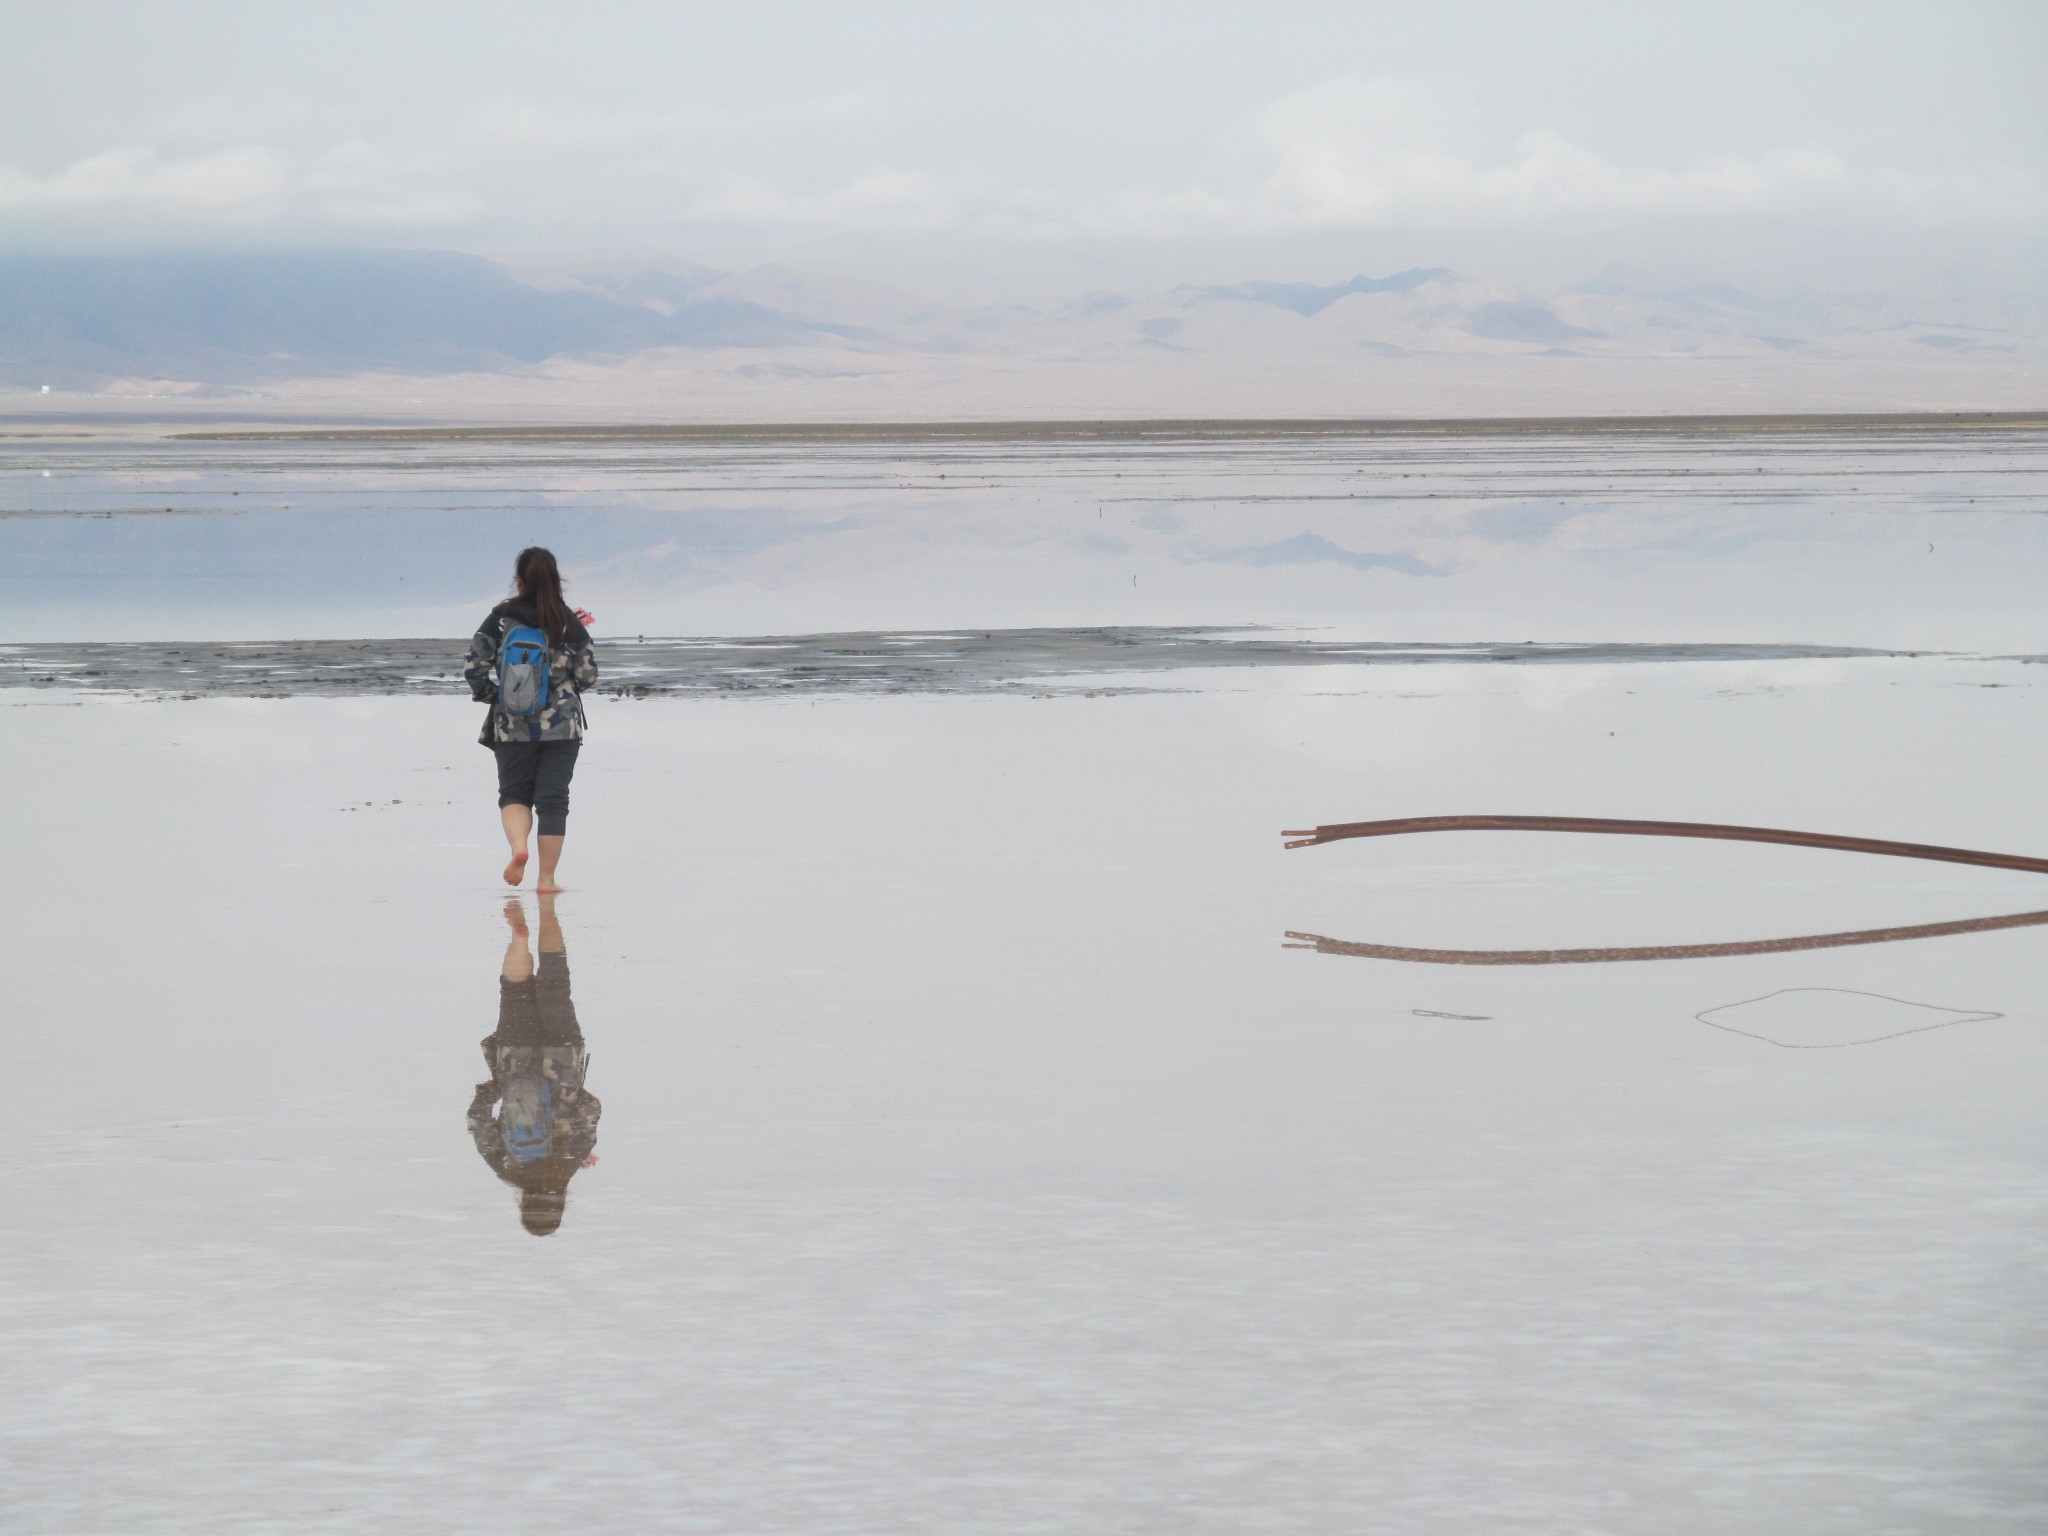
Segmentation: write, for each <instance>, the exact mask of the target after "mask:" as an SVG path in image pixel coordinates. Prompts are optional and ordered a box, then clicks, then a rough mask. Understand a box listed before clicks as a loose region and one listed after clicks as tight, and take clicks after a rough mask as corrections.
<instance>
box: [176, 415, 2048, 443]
mask: <svg viewBox="0 0 2048 1536" xmlns="http://www.w3.org/2000/svg"><path fill="white" fill-rule="evenodd" d="M1959 430H1961V431H2006V432H2012V431H2043V430H2048V410H2039V411H1897V412H1839V413H1827V412H1810V413H1799V414H1764V415H1710V416H1492V417H1487V416H1470V417H1439V418H1434V419H1426V418H1418V419H1413V420H1404V419H1400V418H1378V419H1359V420H1330V419H1320V418H1300V419H1259V418H1242V419H1213V420H1207V419H1200V418H1189V419H1160V420H1149V421H1114V420H1111V421H924V422H914V421H905V422H894V421H873V422H858V421H848V422H754V423H746V422H676V423H667V424H663V423H648V422H641V423H635V422H622V423H618V424H614V425H570V424H563V425H556V426H512V425H501V426H436V427H412V426H404V427H401V426H377V427H322V426H315V425H308V426H298V427H262V428H255V427H251V428H238V429H235V430H221V431H208V432H177V433H172V434H170V436H171V439H172V440H173V441H177V442H206V443H249V442H356V443H374V442H420V443H439V442H705V443H746V442H762V443H923V442H983V443H1007V442H1015V443H1034V442H1073V443H1145V442H1169V443H1170V442H1226V441H1234V440H1244V439H1258V438H1282V439H1284V438H1299V439H1327V438H1370V437H1603V436H1613V437H1681V436H1707V435H1712V436H1754V435H1759V434H1772V435H1784V436H1790V435H1809V436H1838V435H1845V434H1863V433H1887V432H1916V431H1917V432H1924V431H1959Z"/></svg>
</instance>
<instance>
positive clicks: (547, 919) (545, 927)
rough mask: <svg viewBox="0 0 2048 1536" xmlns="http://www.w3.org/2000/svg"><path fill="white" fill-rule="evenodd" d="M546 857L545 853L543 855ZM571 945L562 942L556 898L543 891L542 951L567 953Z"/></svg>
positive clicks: (541, 911) (548, 953)
mask: <svg viewBox="0 0 2048 1536" xmlns="http://www.w3.org/2000/svg"><path fill="white" fill-rule="evenodd" d="M542 857H543V858H545V857H546V855H545V854H543V855H542ZM568 950H569V946H568V945H566V944H564V943H563V942H562V924H561V920H560V919H559V918H557V917H556V916H555V898H554V897H552V896H550V895H548V894H547V893H546V892H545V891H543V892H542V894H541V898H540V952H541V953H542V954H544V955H562V954H567V953H568Z"/></svg>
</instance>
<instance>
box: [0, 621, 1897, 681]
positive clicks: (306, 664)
mask: <svg viewBox="0 0 2048 1536" xmlns="http://www.w3.org/2000/svg"><path fill="white" fill-rule="evenodd" d="M463 644H464V642H463V641H461V640H450V639H439V638H436V639H426V640H275V641H235V642H183V641H148V642H132V643H131V642H120V643H115V642H93V643H78V644H66V643H49V644H27V645H0V687H14V688H20V687H42V688H51V687H59V688H82V689H90V690H95V691H105V692H125V693H148V694H174V695H185V696H192V697H218V696H227V697H238V698H266V697H275V698H284V697H295V696H300V695H324V696H330V697H336V696H339V697H348V696H362V695H374V694H413V693H455V694H463V695H465V696H466V694H467V692H468V690H467V688H466V687H465V686H464V684H463V682H462V677H461V668H462V656H463ZM1928 654H1931V653H1927V652H1919V651H1886V650H1869V649H1861V648H1857V647H1851V646H1831V645H1734V644H1730V645H1654V644H1626V643H1591V644H1573V643H1537V642H1529V643H1522V644H1502V643H1493V642H1485V641H1474V642H1460V643H1449V644H1439V643H1431V642H1426V641H1423V642H1407V641H1359V640H1313V639H1303V638H1296V637H1294V636H1291V635H1288V634H1286V633H1284V632H1283V633H1275V632H1273V631H1270V630H1265V631H1262V630H1248V629H1244V628H1241V627H1238V628H1234V627H1226V626H1220V625H1209V626H1191V627H1186V628H1167V627H1154V626H1128V627H1111V628H1087V629H976V630H915V631H864V632H848V633H840V634H818V635H753V636H734V637H711V638H703V639H691V638H646V637H638V638H632V639H617V640H614V639H606V638H603V637H600V639H599V641H598V660H599V665H600V666H601V667H602V668H603V671H604V681H603V683H602V684H601V685H600V686H599V688H598V690H597V691H598V692H599V693H609V694H624V695H631V696H634V697H649V696H671V695H673V696H683V697H689V696H705V695H719V694H728V695H729V694H770V695H786V694H847V693H852V694H892V693H952V694H957V693H1005V692H1013V691H1040V692H1046V691H1075V690H1079V691H1092V692H1099V691H1102V690H1100V689H1091V688H1089V687H1088V685H1087V684H1086V683H1085V682H1084V681H1079V680H1082V679H1086V678H1089V677H1101V676H1105V675H1112V674H1132V673H1138V674H1164V673H1171V672H1183V671H1192V670H1197V669H1201V668H1216V667H1224V668H1237V667H1317V666H1375V665H1394V666H1418V665H1433V664H1434V665H1440V664H1447V663H1459V664H1465V665H1475V664H1476V665H1492V666H1571V665H1593V664H1597V665H1610V666H1611V665H1617V664H1630V663H1652V662H1683V661H1736V662H1758V661H1808V660H1842V659H1857V658H1872V657H1890V658H1898V657H1916V656H1924V655H1928ZM1118 691H1124V692H1130V691H1147V690H1144V689H1143V687H1142V685H1136V686H1134V685H1132V684H1129V683H1124V684H1120V685H1119V689H1118Z"/></svg>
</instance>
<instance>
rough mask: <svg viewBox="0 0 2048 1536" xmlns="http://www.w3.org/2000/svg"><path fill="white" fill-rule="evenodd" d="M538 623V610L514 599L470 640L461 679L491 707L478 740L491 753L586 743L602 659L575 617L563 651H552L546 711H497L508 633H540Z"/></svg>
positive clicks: (495, 611) (564, 637)
mask: <svg viewBox="0 0 2048 1536" xmlns="http://www.w3.org/2000/svg"><path fill="white" fill-rule="evenodd" d="M539 623H540V620H539V618H538V616H537V615H536V614H535V613H534V611H533V604H532V603H530V602H528V601H526V600H525V599H522V598H514V599H512V600H511V601H510V602H504V603H500V604H498V606H497V607H495V608H493V609H492V610H491V611H490V613H489V614H488V615H487V616H486V617H485V619H484V621H483V623H481V624H479V625H478V626H477V628H476V633H475V634H474V635H472V636H470V639H469V659H468V660H467V661H465V662H464V663H463V666H462V677H463V681H465V682H466V683H468V684H469V692H470V697H472V698H474V699H475V700H476V701H477V702H478V703H479V704H489V705H490V706H491V710H490V713H489V714H488V715H487V716H486V717H485V719H484V728H483V734H482V735H480V736H478V737H477V740H478V741H480V742H482V743H483V744H484V745H485V746H487V747H489V746H495V745H496V744H497V743H499V742H501V741H581V740H582V739H583V730H584V724H583V690H584V689H586V688H589V687H591V686H593V685H594V684H595V683H596V682H597V655H596V653H595V652H594V651H593V650H592V649H591V645H590V631H589V630H587V629H585V628H584V627H583V626H582V625H581V624H579V623H578V622H577V621H576V619H575V618H574V617H573V616H571V618H570V620H569V627H568V628H567V629H566V630H565V631H563V634H562V645H561V646H560V647H559V648H553V647H551V648H550V649H549V651H548V703H547V708H545V709H543V710H542V711H541V712H540V713H539V714H537V715H508V714H506V713H505V711H503V710H502V709H500V708H498V702H497V701H498V647H499V646H500V645H501V644H502V643H503V641H504V638H505V632H506V631H507V630H510V629H515V628H517V627H518V626H519V625H522V624H526V625H532V626H534V627H536V628H537V627H538V626H539Z"/></svg>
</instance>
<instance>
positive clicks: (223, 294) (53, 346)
mask: <svg viewBox="0 0 2048 1536" xmlns="http://www.w3.org/2000/svg"><path fill="white" fill-rule="evenodd" d="M2044 330H2048V327H2044V326H2043V324H2042V323H2041V307H2040V306H2039V305H2038V304H2034V303H2031V302H2021V301H2020V300H2017V299H2013V300H2009V301H2002V302H2000V303H1997V304H1994V305H1992V306H1991V307H1990V308H1989V309H1988V310H1987V309H1985V308H1984V307H1982V306H1979V307H1977V308H1974V309H1973V308H1972V307H1970V306H1969V305H1966V304H1955V303H1952V304H1946V305H1944V306H1943V307H1942V308H1941V309H1940V310H1938V311H1935V312H1927V311H1924V310H1916V309H1914V308H1910V307H1908V306H1905V305H1903V304H1901V303H1900V302H1898V301H1896V300H1894V299H1892V298H1889V297H1887V296H1885V295H1882V294H1876V295H1872V294H1862V295H1849V296H1841V295H1825V294H1814V293H1802V294H1792V295H1772V294H1755V293H1751V292H1747V291H1745V290H1742V289H1738V288H1734V287H1730V286H1726V285H1702V286H1694V287H1687V288H1682V289H1674V288H1664V287H1658V286H1656V285H1654V284H1649V283H1642V282H1630V281H1625V280H1621V279H1616V278H1612V277H1609V278H1603V279H1599V280H1593V281H1587V282H1584V283H1580V284H1576V285H1572V286H1569V287H1566V288H1562V289H1559V290H1556V291H1554V292H1548V293H1532V292H1529V291H1526V290H1522V289H1517V288H1516V287H1514V286H1513V285H1509V284H1503V283H1499V282H1494V281H1490V280H1488V279H1485V278H1483V277H1479V276H1474V275H1471V274H1465V273H1459V272H1454V271H1452V270H1450V269H1447V268H1443V267H1416V268H1410V269H1408V270H1406V271H1401V272H1395V273H1392V274H1390V275H1388V276H1383V277H1374V276H1368V275H1364V274H1360V275H1357V276H1354V277H1352V278H1350V279H1349V280H1347V281H1344V282H1339V283H1326V284H1318V283H1310V282H1296V281H1280V280H1260V281H1246V282H1240V283H1234V284H1212V285H1206V286H1193V285H1183V286H1180V287H1175V288H1171V289H1167V290H1164V291H1156V292H1150V293H1146V292H1098V293H1093V294H1086V295H1081V296H1078V297H1076V298H1074V299H1072V300H1071V301H1068V302H1065V303H1055V304H1049V305H1036V306H1030V305H1017V304H1009V305H988V306H981V307H973V306H961V305H946V304H942V303H936V302H932V301H929V300H927V299H926V298H924V297H922V296H920V295H918V294H915V293H910V292H906V291H903V290H900V289H893V288H890V287H888V286H886V285H883V284H876V283H865V282H855V281H852V280H848V279H844V278H841V277H838V276H836V275H833V274H831V273H827V272H819V271H807V270H804V269H799V268H789V267H763V268H757V269H754V270H751V271H746V272H722V271H717V270H714V269H710V268H703V267H696V266H691V265H689V264H686V263H679V262H678V263H665V264H654V263H634V262H624V263H613V264H611V265H610V266H608V267H607V266H604V265H602V264H598V263H592V264H590V265H589V266H588V267H585V268H566V269H562V270H546V271H534V270H525V269H515V268H511V267H507V266H503V265H500V264H497V263H494V262H490V261H487V260H483V259H481V258H479V257H475V256H467V255H459V254H455V253H452V252H445V251H331V250H329V251H297V252H293V251H273V252H241V253H221V252H168V253H149V254H133V255H110V256H89V257H59V256H28V255H16V256H0V392H6V393H22V392H36V391H40V390H41V389H42V387H43V386H49V387H50V388H52V389H53V390H55V391H57V392H59V393H63V394H72V395H76V394H92V393H101V392H109V393H112V394H116V395H119V394H124V393H127V394H132V393H136V392H138V391H143V392H157V391H165V392H169V393H173V394H183V395H188V396H195V395H196V396H200V397H205V396H212V395H229V396H234V395H243V396H247V395H250V394H252V393H259V392H262V391H267V390H279V389H282V390H286V391H288V392H289V391H294V390H296V391H297V392H299V393H300V394H304V393H306V392H307V391H308V390H312V389H314V388H315V385H317V384H318V383H319V381H328V385H322V386H320V387H330V386H331V385H332V384H333V382H334V381H340V380H348V379H356V378H361V379H373V378H374V379H386V380H388V379H392V378H401V379H414V380H419V381H423V387H434V386H432V381H435V380H455V379H466V380H470V381H472V382H471V383H470V384H465V385H463V386H461V387H462V388H470V389H473V388H474V387H475V385H474V381H476V380H478V379H480V378H481V379H495V380H501V381H506V387H508V388H510V387H514V386H516V387H517V389H519V390H520V391H523V394H522V395H521V398H522V399H525V400H527V401H529V402H530V403H532V404H534V406H535V407H536V408H539V407H540V406H542V405H544V404H545V402H546V400H547V399H548V398H549V391H550V390H554V391H557V392H559V390H560V389H561V388H563V387H565V381H572V380H573V381H575V383H576V384H577V385H578V387H590V388H595V387H598V386H602V387H603V388H606V389H611V390H613V391H614V392H615V393H616V392H618V391H624V394H623V395H621V396H620V398H625V397H626V396H629V395H634V392H635V391H637V392H638V395H637V396H635V397H636V398H638V397H641V396H644V397H645V398H646V399H648V400H670V399H672V400H678V401H691V402H698V401H704V400H710V401H713V402H716V403H718V404H719V407H720V408H721V409H722V408H724V406H725V405H726V404H731V406H732V408H733V409H742V408H743V409H745V410H747V411H749V412H750V413H753V414H759V413H760V412H761V411H767V412H769V413H771V414H772V413H774V412H776V411H777V410H779V409H781V408H782V407H783V406H784V405H787V406H788V408H789V409H790V410H791V411H792V412H811V411H823V412H827V413H836V414H848V413H851V414H854V415H862V414H881V415H890V414H895V413H897V410H898V406H899V405H900V407H901V409H902V410H916V411H924V410H930V409H931V408H932V407H931V406H930V405H928V404H927V405H918V404H915V403H914V400H913V397H916V398H918V399H925V400H929V401H937V402H939V403H940V404H941V405H945V406H947V407H948V409H947V411H946V412H945V413H946V414H960V413H968V414H972V413H974V412H977V411H982V410H999V411H1009V410H1018V411H1021V412H1023V413H1026V414H1036V413H1038V412H1040V411H1042V410H1055V411H1058V410H1074V409H1081V410H1086V411H1089V412H1103V413H1108V414H1148V413H1158V412H1161V411H1172V410H1189V409H1208V408H1209V406H1207V405H1206V404H1204V403H1203V402H1207V401H1211V400H1213V401H1215V402H1217V405H1216V408H1217V409H1225V408H1228V409H1232V410H1240V411H1245V410H1248V411H1251V412H1252V413H1255V414H1256V413H1260V412H1261V407H1262V403H1265V413H1269V414H1271V413H1280V412H1284V411H1288V410H1294V411H1307V412H1311V413H1328V414H1344V413H1349V412H1356V411H1360V410H1386V409H1388V408H1389V406H1388V404H1387V403H1386V402H1392V403H1393V405H1394V406H1396V407H1401V406H1403V405H1404V404H1405V403H1406V402H1407V401H1408V400H1409V399H1410V394H1411V391H1414V390H1426V391H1427V392H1429V396H1430V400H1431V401H1433V402H1434V403H1433V404H1428V405H1427V407H1426V408H1428V409H1434V410H1438V411H1442V410H1445V409H1450V410H1453V411H1457V410H1461V409H1463V408H1464V402H1465V400H1466V399H1467V398H1468V397H1470V398H1471V400H1472V405H1471V409H1473V410H1475V411H1485V410H1499V409H1504V408H1506V409H1525V410H1526V409H1541V408H1542V407H1543V405H1544V403H1545V402H1546V400H1548V399H1549V398H1550V397H1551V396H1552V395H1557V398H1558V400H1559V404H1560V406H1561V407H1570V408H1587V407H1589V406H1593V405H1595V404H1596V403H1597V402H1596V401H1595V400H1594V396H1595V395H1598V394H1599V392H1600V391H1601V390H1607V391H1608V392H1609V393H1612V394H1613V395H1614V397H1615V399H1616V401H1617V403H1620V404H1623V405H1624V406H1626V403H1628V402H1635V403H1638V404H1640V405H1641V406H1642V407H1643V408H1647V409H1687V408H1713V407H1714V406H1715V404H1716V402H1718V401H1721V400H1723V399H1725V400H1727V401H1728V402H1729V403H1731V404H1742V405H1765V404H1771V405H1773V406H1774V408H1776V396H1775V395H1773V394H1772V393H1771V392H1772V391H1775V392H1776V393H1777V394H1779V395H1783V396H1784V400H1783V404H1785V405H1790V406H1794V407H1797V406H1800V405H1812V406H1814V407H1816V408H1826V407H1827V406H1828V405H1830V404H1831V403H1832V402H1833V401H1834V400H1835V398H1836V397H1837V396H1839V398H1840V399H1841V401H1842V402H1843V403H1854V404H1857V405H1861V406H1883V405H1887V404H1891V403H1897V404H1898V405H1900V406H1903V407H1929V406H1933V407H1939V406H1942V405H1945V404H1954V405H1957V406H1959V407H1960V406H1964V405H1971V406H1976V405H1982V406H1986V407H1989V406H1997V405H2023V406H2033V405H2039V404H2043V403H2048V388H2044V387H2041V386H2042V384H2043V381H2044V380H2048V368H2044V366H2043V364H2044V362H2048V347H2044V343H2043V332H2044ZM1518 359H1547V360H1553V361H1551V362H1547V363H1546V364H1545V365H1544V367H1545V368H1547V369H1549V370H1550V371H1549V372H1545V371H1542V370H1540V369H1539V370H1537V371H1536V372H1531V371H1530V365H1529V364H1526V363H1522V362H1517V361H1516V360H1518ZM1555 360H1564V361H1565V362H1572V361H1574V360H1576V361H1577V362H1580V363H1586V364H1588V365H1589V366H1591V365H1595V364H1597V367H1598V369H1600V370H1604V372H1597V371H1596V372H1597V378H1598V379H1600V380H1605V381H1606V382H1601V383H1588V380H1589V379H1592V378H1595V377H1596V375H1589V374H1587V373H1586V372H1585V371H1584V369H1580V370H1578V371H1576V372H1574V371H1573V370H1572V369H1570V368H1563V369H1562V371H1559V369H1560V368H1561V367H1562V364H1560V363H1559V362H1557V361H1555ZM1701 363H1717V364H1733V365H1736V371H1735V372H1732V373H1731V372H1729V371H1728V369H1727V368H1725V367H1723V368H1720V369H1718V370H1710V371H1709V372H1708V373H1705V374H1702V373H1700V372H1699V371H1698V367H1697V365H1699V364H1701ZM1873 368H1875V369H1876V370H1877V371H1876V372H1871V371H1870V370H1871V369H1873ZM1859 370H1861V372H1859ZM1546 381H1547V382H1546ZM1758 381H1762V383H1758ZM1772 381H1775V382H1772ZM1752 386H1755V388H1753V387H1752ZM1765 386H1768V387H1767V388H1766V387H1765ZM438 387H442V388H444V389H453V388H455V386H454V385H453V384H450V385H446V386H438ZM494 387H495V386H494ZM1757 388H1762V389H1764V393H1762V394H1758V393H1756V389H1757ZM1589 389H1590V390H1592V391H1593V393H1592V394H1590V395H1589V394H1587V393H1586V391H1587V390H1589ZM920 391H921V392H922V394H919V392H920ZM1518 391H1519V393H1517V392H1518ZM1558 391H1563V392H1564V393H1563V394H1558ZM1574 391H1577V392H1578V393H1577V394H1574V393H1573V392H1574ZM1831 392H1832V393H1831ZM1482 395H1483V396H1484V397H1485V398H1484V399H1481V398H1479V397H1480V396H1482ZM1567 396H1569V398H1567ZM2022 397H2027V398H2022ZM451 398H452V397H451ZM1415 398H1416V400H1417V405H1416V408H1417V409H1422V408H1425V407H1424V403H1423V402H1422V400H1421V396H1420V395H1417V396H1416V397H1415ZM748 401H750V402H754V403H752V404H744V405H743V404H741V403H740V402H748ZM1006 402H1008V403H1006ZM414 403H418V402H414ZM692 408H693V409H694V408H696V407H695V406H693V407H692Z"/></svg>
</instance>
